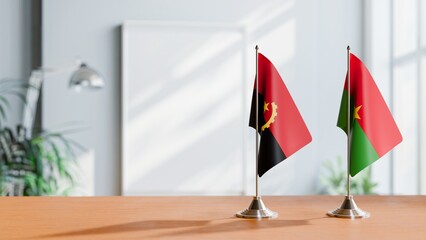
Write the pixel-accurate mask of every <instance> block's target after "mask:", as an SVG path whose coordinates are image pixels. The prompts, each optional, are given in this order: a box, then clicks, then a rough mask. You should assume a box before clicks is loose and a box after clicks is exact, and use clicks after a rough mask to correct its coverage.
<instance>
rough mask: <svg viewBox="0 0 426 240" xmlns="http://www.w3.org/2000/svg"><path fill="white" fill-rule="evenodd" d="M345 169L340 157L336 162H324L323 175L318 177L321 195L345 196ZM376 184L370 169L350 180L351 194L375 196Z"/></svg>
mask: <svg viewBox="0 0 426 240" xmlns="http://www.w3.org/2000/svg"><path fill="white" fill-rule="evenodd" d="M346 181H347V169H346V162H345V163H344V161H343V160H342V158H341V157H337V160H336V161H326V162H324V165H323V174H322V175H321V176H320V183H321V190H320V193H322V194H332V195H344V194H346ZM377 185H378V184H377V183H375V182H373V179H372V170H371V167H368V168H366V169H365V170H364V171H362V172H360V173H358V174H357V175H356V176H355V177H353V178H351V193H352V194H356V195H363V194H376V192H375V188H376V187H377Z"/></svg>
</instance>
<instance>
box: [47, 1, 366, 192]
mask: <svg viewBox="0 0 426 240" xmlns="http://www.w3.org/2000/svg"><path fill="white" fill-rule="evenodd" d="M125 20H153V21H156V20H159V21H190V22H226V23H238V24H242V25H245V26H247V29H248V35H249V39H248V45H249V46H250V48H249V49H247V52H248V59H249V60H250V62H249V65H248V66H249V69H252V71H251V72H250V73H249V76H250V78H251V79H252V78H253V77H252V76H254V67H253V66H254V62H253V61H251V60H252V59H254V51H253V48H254V45H255V44H259V45H260V47H261V50H262V53H264V54H265V55H266V56H268V57H269V58H270V59H271V61H272V62H274V64H275V65H276V67H277V68H278V70H279V71H280V72H281V74H282V76H283V78H284V81H285V82H286V84H287V87H288V88H289V90H290V91H291V93H292V95H293V98H294V100H295V101H296V103H297V105H298V106H299V109H300V111H301V113H302V115H303V117H304V118H305V120H306V123H307V125H308V127H309V129H310V130H311V133H312V136H313V142H312V143H311V144H310V145H308V146H307V147H305V148H304V149H302V150H301V151H300V152H298V153H296V154H295V155H294V156H292V157H291V158H289V159H287V160H286V161H285V162H284V163H283V164H280V165H278V166H277V167H275V168H273V169H272V170H271V171H270V173H268V174H267V175H265V176H264V177H262V179H261V192H262V194H313V193H314V191H315V186H316V185H317V181H318V174H319V171H320V166H321V162H322V161H324V160H326V159H334V158H335V157H336V156H337V155H340V156H344V152H345V135H344V134H343V132H341V131H339V129H338V128H337V127H336V126H335V125H336V119H337V113H338V107H339V103H340V97H341V93H342V88H343V80H344V79H343V78H344V75H345V71H346V46H347V45H348V44H350V45H351V47H352V49H353V51H354V52H355V53H358V55H359V56H360V57H362V50H363V48H362V47H363V44H362V39H363V35H362V1H358V0H351V1H339V0H320V1H315V0H299V1H295V0H294V1H292V0H285V1H278V0H270V1H261V0H250V1H243V0H240V1H237V0H234V1H195V0H182V1H172V0H161V1H139V0H104V1H95V0H74V1H66V0H45V1H43V63H44V64H45V65H46V66H61V65H64V64H68V63H72V60H73V59H74V58H75V57H76V56H81V57H82V58H84V60H86V61H87V62H88V63H89V64H91V65H92V66H94V67H95V68H96V69H98V70H99V71H100V72H101V73H102V74H103V76H104V77H105V80H106V87H105V88H104V89H103V90H102V91H99V92H82V93H80V94H75V93H73V92H70V91H68V90H67V89H66V86H67V81H68V80H67V76H66V75H63V76H58V77H57V78H55V79H51V80H50V81H45V83H44V84H45V85H44V89H45V92H44V93H45V94H44V96H43V121H44V123H43V124H44V126H45V127H52V126H58V125H61V124H64V123H66V122H69V121H72V120H78V121H81V122H83V123H85V124H86V125H88V126H89V128H90V129H89V130H87V131H84V132H80V133H78V134H76V135H75V139H76V140H77V141H79V142H81V143H82V144H83V145H84V146H86V147H87V148H88V153H89V154H88V155H89V157H88V159H91V158H93V157H94V168H95V170H94V189H95V191H94V193H95V194H96V195H116V194H119V193H120V179H121V176H120V171H121V169H120V147H119V146H120V138H119V136H120V124H121V123H120V86H121V85H120V81H121V70H120V63H121V59H120V55H121V47H120V46H121V43H120V26H121V24H122V23H123V22H124V21H125ZM147 47H149V46H147ZM161 54H163V55H164V54H173V53H161ZM247 118H248V116H247ZM247 131H248V136H249V137H254V133H253V131H252V130H251V129H249V128H248V127H247ZM248 156H253V152H249V153H248ZM253 177H254V176H253ZM88 181H90V177H89V180H88ZM89 185H90V183H89ZM248 188H249V189H253V186H252V185H251V186H248ZM249 193H251V192H249Z"/></svg>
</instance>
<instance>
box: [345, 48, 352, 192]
mask: <svg viewBox="0 0 426 240" xmlns="http://www.w3.org/2000/svg"><path fill="white" fill-rule="evenodd" d="M346 50H347V61H348V67H347V68H348V72H347V75H348V106H347V107H348V119H347V125H348V126H347V137H348V139H347V148H346V150H347V170H348V172H347V182H346V184H347V186H346V187H347V192H346V196H347V197H349V196H350V195H351V176H350V172H351V61H350V55H351V47H349V45H348V47H347V48H346Z"/></svg>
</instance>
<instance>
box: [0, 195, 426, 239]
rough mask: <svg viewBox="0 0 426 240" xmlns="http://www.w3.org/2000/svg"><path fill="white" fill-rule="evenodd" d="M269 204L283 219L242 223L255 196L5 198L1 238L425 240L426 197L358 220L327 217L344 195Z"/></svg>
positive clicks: (379, 201)
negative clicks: (244, 211) (241, 216)
mask: <svg viewBox="0 0 426 240" xmlns="http://www.w3.org/2000/svg"><path fill="white" fill-rule="evenodd" d="M263 200H264V202H265V204H266V205H267V206H268V207H269V208H270V209H272V210H274V211H277V212H278V213H279V217H278V218H276V219H272V220H262V221H258V220H246V219H239V218H235V217H234V214H235V213H236V212H237V211H239V210H242V209H243V208H246V207H247V206H248V205H249V203H250V201H251V197H68V198H67V197H15V198H10V197H9V198H8V197H3V198H0V209H1V210H0V211H1V215H0V216H1V217H0V239H307V240H309V239H356V240H361V239H362V240H364V239H379V240H380V239H383V240H385V239H386V240H388V239H426V196H356V197H355V200H356V201H357V204H358V206H360V207H361V208H362V209H363V210H366V211H369V212H370V213H371V218H369V219H359V220H348V219H337V218H329V217H326V216H325V213H326V212H327V211H328V210H332V209H334V208H336V207H338V206H339V205H340V203H341V202H342V201H343V197H341V196H289V197H278V196H277V197H263Z"/></svg>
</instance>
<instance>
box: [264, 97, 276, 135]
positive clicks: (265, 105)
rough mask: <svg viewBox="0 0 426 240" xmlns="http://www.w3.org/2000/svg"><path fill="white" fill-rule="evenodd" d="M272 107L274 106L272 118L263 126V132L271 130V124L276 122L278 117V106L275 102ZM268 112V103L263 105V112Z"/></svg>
mask: <svg viewBox="0 0 426 240" xmlns="http://www.w3.org/2000/svg"><path fill="white" fill-rule="evenodd" d="M271 105H272V114H271V117H270V118H269V119H268V121H266V123H265V124H263V126H262V127H261V130H262V132H263V131H265V129H267V128H269V127H270V126H271V124H272V123H274V122H275V118H276V117H277V115H278V112H277V109H278V106H277V104H275V102H272V103H271ZM266 111H269V103H267V102H265V103H264V104H263V112H266Z"/></svg>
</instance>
